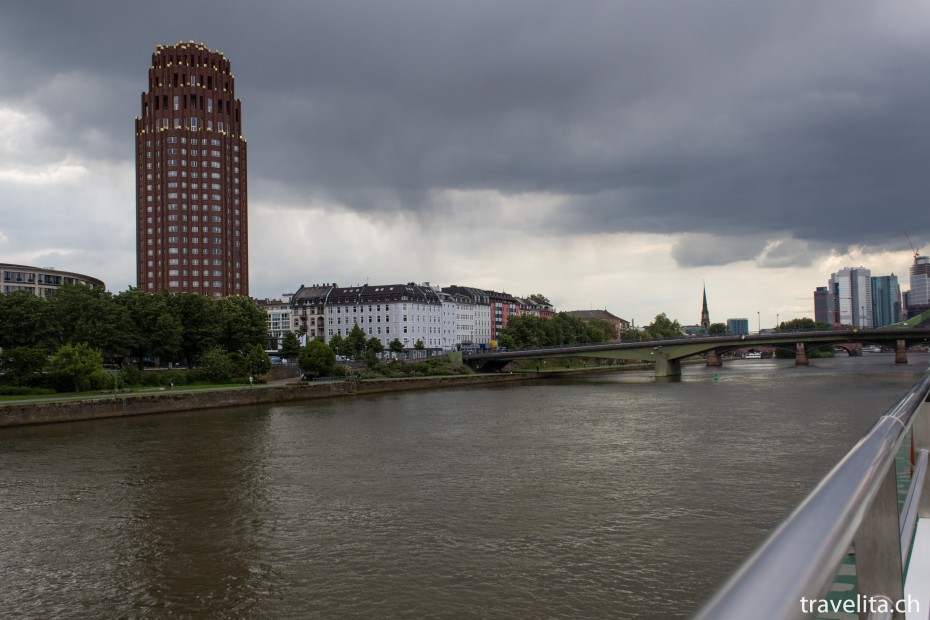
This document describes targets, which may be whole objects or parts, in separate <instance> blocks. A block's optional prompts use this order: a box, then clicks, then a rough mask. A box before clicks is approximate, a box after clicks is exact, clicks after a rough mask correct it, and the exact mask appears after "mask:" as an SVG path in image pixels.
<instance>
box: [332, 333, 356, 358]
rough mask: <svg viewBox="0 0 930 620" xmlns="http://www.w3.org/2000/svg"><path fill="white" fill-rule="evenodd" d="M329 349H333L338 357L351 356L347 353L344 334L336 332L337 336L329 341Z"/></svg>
mask: <svg viewBox="0 0 930 620" xmlns="http://www.w3.org/2000/svg"><path fill="white" fill-rule="evenodd" d="M329 348H330V349H332V350H333V352H334V353H335V354H336V355H344V356H348V355H351V353H347V346H346V339H345V338H343V337H342V334H340V333H339V332H336V334H335V335H334V336H333V337H332V338H330V339H329Z"/></svg>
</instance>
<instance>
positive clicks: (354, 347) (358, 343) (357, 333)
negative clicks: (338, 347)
mask: <svg viewBox="0 0 930 620" xmlns="http://www.w3.org/2000/svg"><path fill="white" fill-rule="evenodd" d="M367 341H368V339H367V338H366V337H365V330H363V329H362V328H361V327H360V326H359V325H358V324H356V325H355V327H353V328H352V331H351V332H349V335H348V336H346V338H345V350H346V353H347V354H348V355H351V356H353V357H361V355H362V351H364V350H365V343H366V342H367Z"/></svg>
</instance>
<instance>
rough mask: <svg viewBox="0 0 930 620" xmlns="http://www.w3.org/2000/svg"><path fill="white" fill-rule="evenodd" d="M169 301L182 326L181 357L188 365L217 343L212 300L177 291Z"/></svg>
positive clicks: (217, 334) (217, 337) (216, 328)
mask: <svg viewBox="0 0 930 620" xmlns="http://www.w3.org/2000/svg"><path fill="white" fill-rule="evenodd" d="M169 301H170V303H171V305H172V306H173V308H174V313H175V315H176V316H177V317H178V318H179V319H180V320H181V325H182V326H183V331H182V333H181V357H183V358H184V361H185V362H186V364H187V366H188V367H190V366H192V365H193V363H194V361H195V360H197V359H200V357H201V356H202V355H203V354H204V352H206V351H207V350H209V349H210V348H212V347H215V346H217V345H218V344H219V325H218V322H217V320H216V318H215V316H216V312H215V310H214V306H213V303H212V302H213V300H211V299H209V298H208V297H204V296H203V295H200V294H198V293H177V294H175V295H172V296H170V297H169Z"/></svg>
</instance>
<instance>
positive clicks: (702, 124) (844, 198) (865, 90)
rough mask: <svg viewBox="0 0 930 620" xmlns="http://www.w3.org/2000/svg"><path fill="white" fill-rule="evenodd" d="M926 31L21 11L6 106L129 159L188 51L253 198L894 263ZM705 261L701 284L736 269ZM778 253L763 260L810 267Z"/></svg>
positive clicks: (747, 5) (883, 17)
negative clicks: (168, 58)
mask: <svg viewBox="0 0 930 620" xmlns="http://www.w3.org/2000/svg"><path fill="white" fill-rule="evenodd" d="M928 17H930V16H928V13H927V10H926V9H925V8H923V6H922V5H921V4H920V3H918V2H916V1H902V2H893V3H881V4H879V3H874V2H865V1H856V0H854V1H843V2H840V1H838V0H834V1H829V0H828V1H823V2H817V3H811V2H809V1H806V0H805V1H800V0H797V1H791V0H789V1H787V2H778V3H773V2H744V3H733V2H729V1H723V0H705V1H702V2H694V3H682V2H677V1H675V2H673V1H671V0H668V1H661V0H659V1H649V2H645V1H643V2H616V1H612V0H610V1H608V0H604V1H597V2H595V1H591V2H584V1H582V2H573V3H565V2H554V1H553V2H547V1H535V2H516V1H514V2H490V1H488V2H483V1H474V2H467V3H448V2H432V1H430V2H427V1H421V2H411V1H392V2H375V1H371V2H351V1H348V2H345V1H339V2H335V1H334V2H309V3H305V2H269V3H252V2H236V1H232V2H227V3H223V5H222V9H220V8H219V5H216V4H215V3H211V4H196V3H194V4H191V3H180V2H173V1H169V2H162V3H159V4H158V5H148V6H147V7H145V8H143V6H142V5H135V4H130V3H125V2H116V1H109V2H91V3H73V2H53V3H51V2H36V3H25V2H24V3H20V4H18V5H16V6H13V7H9V6H7V7H4V8H3V9H2V19H0V78H2V79H3V84H4V86H3V87H2V88H0V106H2V105H4V104H7V105H16V106H24V105H25V106H28V107H30V108H32V109H35V110H38V111H41V112H43V113H44V114H45V115H47V116H48V117H50V118H54V122H55V123H56V131H51V132H47V134H46V135H44V138H43V139H44V140H45V141H46V143H45V144H44V145H39V146H45V147H47V148H56V149H61V150H66V149H71V150H73V151H77V152H81V151H88V152H89V151H91V150H92V151H93V153H92V154H91V156H92V157H95V158H113V159H120V158H124V159H125V158H131V157H132V144H131V140H127V139H126V134H127V132H128V131H131V130H130V129H128V128H129V127H131V119H132V116H134V115H136V114H138V106H139V93H140V92H141V91H142V90H143V89H144V88H145V86H146V80H145V71H146V69H147V67H148V63H149V58H150V55H151V53H152V51H153V50H154V48H155V45H156V44H158V43H164V44H172V43H176V42H177V41H179V40H189V39H193V40H195V41H198V42H201V41H202V42H204V43H205V44H207V45H208V46H210V47H212V48H218V49H221V50H222V51H224V52H225V53H226V55H227V56H228V57H229V58H230V60H231V62H232V66H233V69H234V72H235V74H236V79H237V84H236V86H237V95H238V96H239V97H241V98H242V100H243V103H244V126H245V133H246V135H247V137H248V139H249V146H250V167H251V180H252V190H253V193H252V200H253V201H254V200H261V199H262V197H263V195H262V192H266V194H264V196H265V197H267V198H273V199H277V200H281V201H284V202H289V203H294V204H301V203H306V201H307V199H308V198H310V197H318V198H324V199H327V200H332V201H336V202H340V203H342V204H344V205H345V207H346V208H349V209H355V210H359V211H362V212H368V211H378V212H382V211H385V210H403V209H406V210H412V211H416V210H419V209H423V210H430V211H434V210H435V209H436V208H437V207H436V205H435V204H431V203H430V200H431V198H430V196H431V195H432V194H433V193H434V190H443V189H457V190H470V189H474V190H485V189H493V190H498V191H500V192H502V193H505V194H519V193H524V192H548V193H552V194H557V195H560V196H564V198H565V206H564V207H563V209H562V210H561V212H560V213H559V215H558V216H557V217H556V218H555V219H550V220H548V221H544V222H541V223H539V224H537V226H539V228H540V229H541V230H542V231H543V232H546V233H550V234H551V233H552V232H554V231H561V232H564V233H565V234H571V233H576V232H591V231H599V232H605V231H637V232H657V233H680V232H684V231H690V232H696V233H706V234H710V235H714V236H716V237H717V238H720V239H726V238H733V237H745V236H747V235H760V236H765V235H770V236H774V237H778V238H790V237H793V238H794V239H797V240H799V241H801V242H811V243H812V244H813V245H810V246H804V247H808V248H814V247H817V248H821V247H830V246H838V245H849V244H864V245H873V246H877V247H889V248H898V247H899V246H901V245H902V243H903V239H902V235H901V232H900V230H901V228H902V227H904V226H906V227H907V228H908V229H909V230H910V232H911V233H912V235H913V236H915V237H918V238H922V239H927V240H930V218H927V217H926V216H925V212H926V210H925V206H924V204H923V201H924V198H925V197H926V196H928V195H930V191H928V190H930V175H928V174H927V173H926V170H925V168H926V163H925V162H927V161H928V160H930V120H928V118H930V117H928V115H927V113H926V111H927V110H928V109H930V81H928V80H926V79H925V71H926V67H927V66H930V36H927V35H928V34H930V32H928V30H930V28H928V27H927V26H926V24H927V23H928V21H930V20H928V19H927V18H928ZM167 24H170V25H171V26H170V27H169V26H167ZM68 84H72V85H74V84H76V85H78V87H79V88H77V89H76V90H74V91H72V90H69V88H67V85H68ZM760 238H761V237H760ZM690 243H691V242H690V241H688V240H684V241H683V242H682V244H681V245H680V246H679V247H678V251H677V253H676V258H677V259H678V260H679V261H680V262H681V263H682V264H713V262H714V261H719V260H722V259H721V258H716V259H713V258H709V257H703V254H702V253H701V252H700V251H697V247H698V246H692V245H690ZM824 244H825V245H824ZM732 250H733V251H732V258H733V260H742V259H744V258H745V256H746V254H747V253H751V250H749V249H746V246H745V244H741V243H738V242H733V246H732ZM780 252H781V253H780V254H779V253H775V254H773V255H772V256H770V257H769V259H768V260H769V264H771V265H778V264H800V262H803V261H804V260H805V259H804V257H803V254H804V252H800V254H799V253H798V248H797V247H794V246H785V247H783V248H781V250H780ZM730 254H731V253H730V252H728V253H724V254H722V255H721V256H723V255H725V256H730ZM792 256H794V258H792ZM741 257H742V258H741ZM807 260H809V258H808V259H807ZM701 261H711V262H709V263H708V262H705V263H702V262H701Z"/></svg>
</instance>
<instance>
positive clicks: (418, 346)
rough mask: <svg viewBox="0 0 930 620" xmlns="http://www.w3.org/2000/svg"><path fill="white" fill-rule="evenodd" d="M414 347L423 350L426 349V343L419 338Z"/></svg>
mask: <svg viewBox="0 0 930 620" xmlns="http://www.w3.org/2000/svg"><path fill="white" fill-rule="evenodd" d="M413 348H414V349H416V350H417V351H423V350H425V349H426V345H425V344H423V341H422V340H417V343H416V344H415V345H413Z"/></svg>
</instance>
